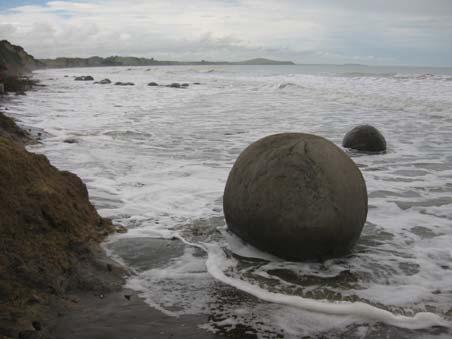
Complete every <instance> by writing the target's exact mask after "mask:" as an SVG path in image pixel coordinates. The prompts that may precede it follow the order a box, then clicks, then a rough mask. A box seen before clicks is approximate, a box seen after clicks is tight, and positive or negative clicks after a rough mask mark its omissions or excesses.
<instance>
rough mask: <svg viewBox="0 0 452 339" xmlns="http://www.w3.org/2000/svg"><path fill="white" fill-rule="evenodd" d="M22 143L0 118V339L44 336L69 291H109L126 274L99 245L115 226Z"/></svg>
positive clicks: (74, 183)
mask: <svg viewBox="0 0 452 339" xmlns="http://www.w3.org/2000/svg"><path fill="white" fill-rule="evenodd" d="M28 140H30V139H29V136H28V135H27V133H26V132H25V131H23V130H21V129H20V128H18V127H17V126H16V124H15V123H14V121H13V120H11V119H10V118H8V117H6V116H4V115H3V114H2V113H0V339H4V338H47V337H50V335H49V333H48V332H47V329H48V327H49V326H50V325H51V324H52V323H55V322H56V319H57V318H58V313H57V311H56V310H57V309H61V307H60V306H64V304H65V303H71V300H68V297H67V295H68V293H71V292H75V291H92V292H94V293H97V294H102V293H107V292H109V291H112V290H116V289H119V288H120V287H121V285H122V282H123V279H122V277H123V276H124V274H125V271H124V270H123V269H122V268H121V267H119V266H118V265H116V264H115V263H114V262H112V261H111V260H109V259H108V258H107V257H106V256H105V254H104V252H103V251H102V250H101V248H100V246H99V242H100V241H101V240H102V239H103V238H104V237H105V236H106V235H108V234H109V233H111V232H113V231H114V230H115V227H114V226H113V225H112V223H111V221H110V220H108V219H104V218H101V217H100V216H99V214H98V213H97V211H96V209H95V208H94V207H93V205H92V204H91V203H90V201H89V197H88V191H87V189H86V186H85V185H84V183H83V182H82V181H81V180H80V178H79V177H77V176H76V175H75V174H73V173H70V172H67V171H60V170H58V169H57V168H55V167H53V166H52V165H51V164H50V163H49V161H48V159H47V158H46V157H45V156H44V155H38V154H33V153H30V152H28V151H27V150H26V149H25V148H24V146H23V144H22V142H24V141H28ZM47 325H49V326H47Z"/></svg>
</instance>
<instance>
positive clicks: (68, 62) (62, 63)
mask: <svg viewBox="0 0 452 339" xmlns="http://www.w3.org/2000/svg"><path fill="white" fill-rule="evenodd" d="M39 62H40V63H41V64H42V65H44V67H46V68H69V67H108V66H171V65H295V63H293V62H292V61H277V60H270V59H265V58H256V59H250V60H245V61H238V62H230V61H207V60H201V61H162V60H155V59H154V58H137V57H124V56H111V57H107V58H102V57H98V56H94V57H90V58H56V59H40V60H39Z"/></svg>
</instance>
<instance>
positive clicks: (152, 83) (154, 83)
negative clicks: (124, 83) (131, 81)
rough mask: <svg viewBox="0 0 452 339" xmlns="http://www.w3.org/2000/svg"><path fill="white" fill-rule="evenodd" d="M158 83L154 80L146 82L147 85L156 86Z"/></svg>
mask: <svg viewBox="0 0 452 339" xmlns="http://www.w3.org/2000/svg"><path fill="white" fill-rule="evenodd" d="M158 85H159V84H158V83H156V82H150V83H148V86H158Z"/></svg>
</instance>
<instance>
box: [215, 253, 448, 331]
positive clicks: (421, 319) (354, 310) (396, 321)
mask: <svg viewBox="0 0 452 339" xmlns="http://www.w3.org/2000/svg"><path fill="white" fill-rule="evenodd" d="M206 246H207V249H208V259H207V262H206V266H207V271H208V272H209V273H210V274H211V275H212V276H213V277H214V278H215V279H217V280H220V281H222V282H223V283H225V284H228V285H230V286H233V287H235V288H237V289H240V290H241V291H244V292H246V293H249V294H251V295H253V296H255V297H257V298H259V299H261V300H264V301H268V302H272V303H277V304H282V305H287V306H291V307H295V308H300V309H304V310H307V311H311V312H318V313H324V314H333V315H342V316H354V317H355V318H356V319H359V320H365V321H372V322H375V321H376V322H382V323H385V324H388V325H392V326H396V327H401V328H407V329H422V328H429V327H432V326H444V327H450V326H451V325H452V324H451V323H450V322H448V321H445V320H444V319H442V318H441V317H440V316H438V315H436V314H433V313H430V312H420V313H417V314H416V315H415V316H413V317H406V316H402V315H395V314H393V313H391V312H389V311H386V310H383V309H379V308H377V307H374V306H371V305H368V304H365V303H362V302H354V303H350V302H336V303H332V302H327V301H318V300H312V299H306V298H301V297H299V296H291V295H285V294H281V293H272V292H268V291H266V290H264V289H262V288H260V287H258V286H256V285H253V284H250V283H248V282H246V281H243V280H239V279H234V278H231V277H228V276H227V275H226V274H225V273H224V271H225V270H227V269H228V268H230V267H233V266H234V262H233V261H228V259H227V258H226V256H225V255H224V252H223V250H222V249H221V248H220V247H219V246H216V245H206Z"/></svg>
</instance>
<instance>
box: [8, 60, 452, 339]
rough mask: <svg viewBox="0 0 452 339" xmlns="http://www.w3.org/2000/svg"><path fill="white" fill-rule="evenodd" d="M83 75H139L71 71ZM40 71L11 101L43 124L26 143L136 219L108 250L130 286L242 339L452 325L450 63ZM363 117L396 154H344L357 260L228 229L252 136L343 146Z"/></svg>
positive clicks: (376, 333)
mask: <svg viewBox="0 0 452 339" xmlns="http://www.w3.org/2000/svg"><path fill="white" fill-rule="evenodd" d="M88 74H90V75H92V76H93V77H94V78H95V79H96V80H101V79H103V78H110V79H111V80H112V81H113V82H115V81H123V82H127V81H131V82H134V83H135V84H136V85H135V86H130V87H120V86H113V85H95V84H93V83H92V82H78V81H74V80H73V78H72V77H73V76H78V75H88ZM35 77H36V78H38V79H40V80H41V81H42V83H43V84H45V85H46V87H43V88H40V89H39V90H38V91H34V92H29V94H28V95H27V96H26V97H23V98H22V97H20V98H16V97H15V98H12V99H10V100H9V101H8V103H7V105H8V107H9V111H8V112H9V114H10V115H13V116H15V117H17V118H18V119H19V120H20V121H21V122H22V123H23V124H25V125H29V126H34V127H36V128H42V129H43V130H44V131H45V133H44V137H43V140H42V143H41V144H38V145H35V146H31V147H30V149H31V150H32V151H34V152H39V153H44V154H46V155H47V156H48V157H49V159H50V160H51V162H52V163H53V164H54V165H55V166H57V167H59V168H62V169H67V170H70V171H73V172H75V173H77V174H78V175H79V176H80V177H81V178H82V179H83V180H84V181H85V183H86V184H87V186H88V189H89V192H90V196H91V200H92V201H93V203H94V204H95V205H96V206H97V207H98V209H99V211H100V213H101V214H102V215H103V216H105V217H111V218H113V219H114V221H115V222H117V223H120V224H122V225H124V226H126V227H127V228H128V233H126V234H120V235H115V236H113V237H111V238H110V239H108V241H107V243H106V244H105V246H106V248H107V249H108V251H109V252H110V253H111V255H112V256H114V257H116V258H117V259H118V260H120V261H122V262H124V263H125V264H127V265H128V266H129V267H130V268H131V269H132V270H134V271H135V272H136V275H135V276H133V277H131V278H130V279H129V280H128V282H127V286H128V287H129V288H132V289H135V290H137V291H138V292H139V293H140V295H141V296H142V297H143V298H144V299H145V300H146V302H147V303H148V304H149V305H150V307H155V308H157V309H160V310H161V311H162V312H165V313H167V314H169V315H171V316H174V317H181V316H184V315H187V314H202V315H206V317H205V319H206V321H205V322H204V323H201V324H199V326H201V327H203V328H205V329H206V330H207V331H213V332H218V333H222V334H226V335H229V336H233V337H234V336H235V337H238V338H247V337H250V338H254V337H258V338H283V337H284V338H300V337H305V336H309V337H313V338H317V337H318V338H324V337H326V338H381V337H385V338H450V337H451V336H452V330H451V321H452V246H451V244H452V151H451V150H452V69H439V68H437V69H422V68H395V67H393V68H388V67H387V68H378V67H364V66H353V65H350V66H321V65H317V66H270V67H269V66H215V67H212V66H174V67H173V66H171V67H169V66H168V67H166V66H165V67H150V68H149V67H133V68H130V67H117V68H90V69H81V68H80V69H59V70H44V71H38V72H36V73H35ZM151 81H156V82H158V83H161V84H169V83H172V82H187V83H190V86H189V87H188V88H187V89H174V88H167V87H148V86H147V85H146V84H147V83H148V82H151ZM194 82H199V83H200V85H194V84H193V83H194ZM362 123H369V124H372V125H374V126H376V127H377V128H379V129H380V131H381V132H382V133H383V134H384V135H385V137H386V140H387V143H388V152H387V153H386V154H379V155H362V154H357V153H349V155H350V156H351V157H352V158H353V160H354V161H355V162H356V163H357V165H358V166H359V167H360V169H361V171H362V172H363V175H364V177H365V180H366V183H367V188H368V193H369V214H368V219H367V223H366V225H365V228H364V230H363V233H362V236H361V239H360V241H359V243H358V245H357V246H356V248H355V250H354V252H353V253H352V254H351V255H349V256H347V257H344V258H339V259H333V260H328V261H326V262H323V263H295V262H287V261H284V260H281V259H279V258H276V257H272V256H270V255H268V254H266V253H262V252H260V251H258V250H256V249H254V248H252V247H250V246H248V245H247V244H245V243H243V242H242V241H241V240H240V239H238V238H236V237H234V236H233V235H231V234H229V233H228V232H227V228H226V225H225V222H224V219H223V212H222V193H223V189H224V185H225V182H226V179H227V176H228V173H229V170H230V168H231V167H232V165H233V163H234V160H235V159H236V158H237V156H238V155H239V153H240V152H241V151H242V150H243V149H244V148H245V147H246V146H247V145H249V144H250V143H251V142H253V141H256V140H257V139H259V138H261V137H264V136H266V135H269V134H273V133H279V132H307V133H314V134H318V135H321V136H324V137H326V138H327V139H329V140H331V141H332V142H334V143H336V144H337V145H340V143H341V140H342V138H343V136H344V134H345V133H346V132H347V131H348V130H350V129H351V128H353V127H354V126H355V125H357V124H362ZM68 138H69V139H75V141H76V142H75V143H65V142H64V140H66V139H68Z"/></svg>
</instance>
